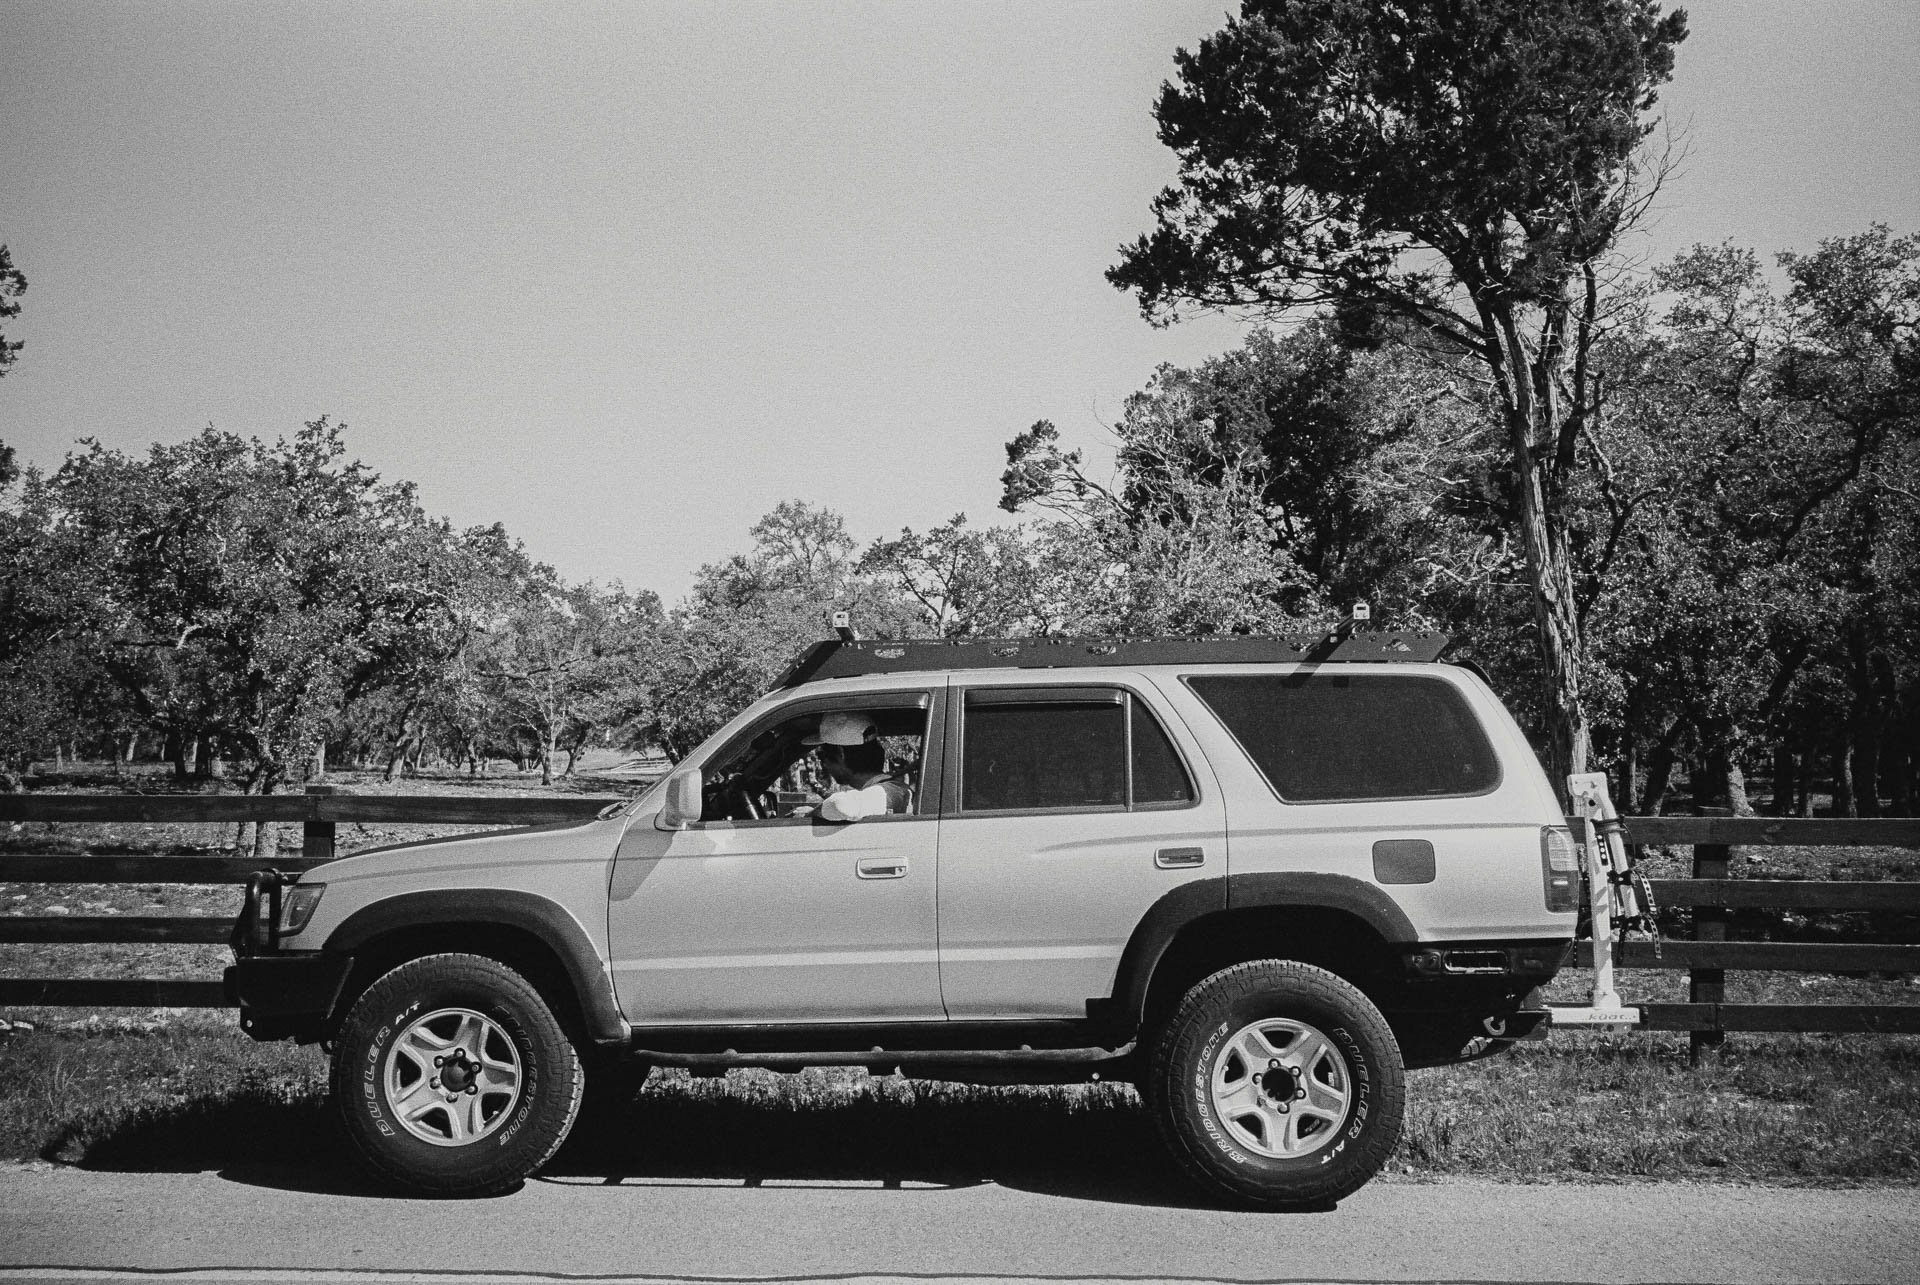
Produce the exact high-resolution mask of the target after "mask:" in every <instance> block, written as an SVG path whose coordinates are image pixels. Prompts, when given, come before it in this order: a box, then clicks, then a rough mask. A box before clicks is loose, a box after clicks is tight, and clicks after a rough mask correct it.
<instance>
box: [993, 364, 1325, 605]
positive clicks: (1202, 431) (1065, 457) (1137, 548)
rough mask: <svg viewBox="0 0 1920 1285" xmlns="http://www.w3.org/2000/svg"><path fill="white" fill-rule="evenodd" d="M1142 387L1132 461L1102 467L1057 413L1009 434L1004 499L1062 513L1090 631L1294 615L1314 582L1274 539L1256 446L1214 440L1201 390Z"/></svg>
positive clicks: (1128, 437) (1069, 590)
mask: <svg viewBox="0 0 1920 1285" xmlns="http://www.w3.org/2000/svg"><path fill="white" fill-rule="evenodd" d="M1179 374H1180V372H1177V371H1173V370H1172V369H1171V368H1165V369H1163V370H1162V371H1161V372H1160V375H1159V376H1157V377H1156V378H1157V379H1160V380H1163V381H1166V383H1165V384H1163V386H1162V387H1160V388H1159V389H1158V390H1157V391H1150V392H1149V393H1145V394H1139V395H1136V396H1135V397H1133V398H1130V399H1129V400H1128V403H1127V413H1126V415H1125V417H1124V418H1123V420H1122V424H1121V427H1120V437H1121V441H1122V443H1123V445H1122V449H1121V452H1120V464H1121V474H1120V478H1119V479H1118V480H1117V482H1116V483H1115V485H1113V486H1108V485H1104V484H1102V483H1100V482H1098V481H1096V480H1095V479H1094V478H1093V477H1091V476H1090V475H1089V474H1088V473H1087V472H1086V469H1085V466H1084V463H1083V460H1082V457H1081V453H1080V452H1079V451H1078V450H1065V449H1063V448H1062V447H1061V446H1060V444H1059V431H1058V430H1057V429H1055V428H1054V426H1053V425H1052V424H1051V423H1049V422H1048V421H1046V420H1041V421H1040V422H1038V423H1036V424H1034V425H1033V427H1032V428H1030V429H1028V430H1027V431H1026V432H1025V433H1022V434H1021V435H1020V436H1018V437H1016V438H1015V439H1014V440H1013V441H1012V442H1010V443H1008V445H1007V459H1008V468H1007V471H1006V472H1005V473H1004V474H1003V475H1002V476H1001V483H1002V487H1003V494H1002V497H1001V506H1002V507H1003V508H1006V509H1009V510H1017V509H1019V508H1021V507H1032V508H1037V509H1040V510H1042V511H1044V512H1048V513H1051V514H1053V515H1054V517H1055V519H1056V520H1055V521H1054V522H1053V523H1051V524H1049V527H1050V529H1048V530H1046V531H1045V534H1044V542H1045V545H1046V549H1047V554H1046V556H1047V558H1048V559H1049V561H1050V562H1051V564H1052V569H1053V577H1054V580H1055V583H1057V584H1059V585H1060V586H1061V587H1062V589H1063V590H1064V591H1065V593H1064V594H1063V596H1062V598H1061V599H1059V600H1058V607H1057V611H1058V613H1059V615H1060V616H1061V617H1062V619H1063V620H1071V621H1074V622H1076V623H1077V624H1078V626H1079V627H1080V628H1084V629H1085V630H1086V631H1087V632H1094V633H1118V634H1133V635H1152V634H1206V633H1224V632H1242V633H1244V632H1253V631H1262V630H1272V629H1276V628H1280V627H1283V626H1284V625H1285V624H1286V623H1287V622H1288V621H1289V620H1290V619H1292V617H1293V616H1295V615H1298V614H1300V613H1301V612H1302V611H1303V610H1311V608H1310V607H1309V606H1308V605H1307V604H1308V603H1309V602H1310V600H1311V598H1312V588H1313V586H1312V585H1311V584H1310V583H1309V581H1308V580H1307V578H1306V577H1305V576H1304V575H1303V574H1302V573H1301V572H1300V570H1299V568H1298V567H1297V565H1295V564H1294V563H1293V562H1292V560H1291V558H1290V557H1288V556H1287V555H1286V554H1285V552H1284V551H1283V550H1277V549H1276V548H1275V545H1274V541H1273V530H1272V528H1273V514H1272V513H1271V511H1270V509H1269V507H1268V506H1267V505H1266V503H1265V501H1264V498H1263V494H1262V492H1263V487H1262V480H1261V475H1260V469H1259V463H1258V460H1257V456H1256V453H1255V452H1253V451H1252V450H1249V449H1245V448H1241V449H1236V450H1234V451H1232V452H1231V454H1229V455H1226V456H1224V457H1223V456H1218V455H1215V454H1213V452H1212V449H1211V448H1212V447H1213V446H1214V445H1215V443H1214V442H1213V440H1212V435H1211V424H1210V422H1208V421H1206V420H1204V419H1202V418H1200V417H1197V416H1195V415H1194V414H1192V413H1191V398H1190V396H1189V395H1188V394H1189V390H1187V389H1185V388H1175V387H1171V386H1170V385H1172V384H1173V383H1174V382H1176V381H1177V377H1178V376H1179Z"/></svg>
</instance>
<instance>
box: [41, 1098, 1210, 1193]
mask: <svg viewBox="0 0 1920 1285" xmlns="http://www.w3.org/2000/svg"><path fill="white" fill-rule="evenodd" d="M42 1154H43V1155H44V1156H45V1157H46V1158H47V1159H50V1160H57V1161H60V1162H62V1163H66V1164H74V1165H78V1166H80V1167H82V1168H86V1169H103V1170H112V1171H120V1172H150V1171H168V1172H189V1171H190V1172H202V1171H206V1170H218V1171H219V1172H220V1173H221V1175H222V1176H223V1177H226V1178H228V1179H230V1180H232V1181H235V1182H239V1183H244V1184H247V1185H250V1186H262V1187H273V1188H279V1189H285V1190H295V1191H305V1192H311V1193H315V1194H328V1195H364V1196H385V1195H387V1194H388V1193H387V1192H385V1191H383V1190H382V1189H380V1188H378V1187H376V1186H374V1185H373V1184H371V1183H369V1182H368V1181H366V1180H365V1179H363V1178H362V1177H361V1175H360V1173H359V1171H358V1170H357V1169H356V1168H355V1166H354V1165H353V1164H352V1162H351V1160H350V1157H349V1155H348V1153H347V1148H346V1145H345V1143H344V1141H343V1139H342V1138H341V1136H340V1134H339V1131H338V1127H337V1125H336V1123H335V1120H334V1117H333V1115H332V1112H331V1110H330V1109H329V1108H328V1107H327V1105H326V1103H325V1102H324V1101H323V1100H321V1099H319V1098H318V1097H308V1098H301V1099H295V1100H291V1101H289V1100H285V1099H280V1100H274V1099H272V1098H271V1097H270V1096H267V1095H254V1094H248V1093H246V1092H245V1091H244V1090H243V1091H238V1092H235V1093H233V1094H229V1095H226V1096H224V1097H219V1098H207V1099H201V1100H199V1101H196V1102H191V1103H186V1104H182V1105H179V1106H175V1107H161V1108H155V1109H151V1110H147V1111H143V1112H141V1113H140V1114H138V1115H137V1116H134V1117H131V1118H128V1119H125V1120H122V1121H118V1122H115V1123H113V1124H111V1125H105V1126H103V1124H102V1123H101V1122H98V1121H96V1122H92V1123H91V1124H90V1125H89V1126H87V1127H85V1128H80V1127H70V1128H69V1129H67V1130H66V1131H65V1132H63V1134H62V1135H61V1136H60V1137H59V1138H57V1139H56V1140H55V1141H54V1142H52V1143H51V1144H50V1145H49V1146H48V1147H47V1148H46V1149H45V1150H44V1151H43V1153H42ZM534 1181H536V1182H568V1183H581V1184H590V1185H600V1184H613V1183H623V1182H638V1183H645V1182H674V1181H699V1182H714V1181H719V1182H737V1183H740V1184H742V1185H746V1186H755V1185H761V1184H768V1183H772V1184H778V1185H782V1186H791V1185H796V1184H799V1185H804V1184H806V1183H810V1182H821V1183H847V1182H854V1183H871V1184H873V1185H875V1186H876V1187H888V1186H902V1185H911V1186H913V1187H924V1186H928V1185H931V1186H935V1187H963V1186H973V1185H977V1184H981V1183H996V1184H998V1185H1001V1186H1006V1187H1012V1188H1016V1189H1020V1190H1027V1191H1033V1192H1040V1193H1048V1194H1053V1195H1059V1196H1066V1197H1070V1198H1075V1199H1083V1200H1098V1201H1109V1202H1118V1203H1125V1204H1138V1205H1169V1206H1179V1207H1189V1206H1191V1207H1202V1206H1204V1205H1205V1204H1206V1202H1205V1200H1204V1199H1203V1198H1201V1197H1199V1196H1198V1193H1196V1192H1194V1191H1191V1190H1190V1189H1188V1188H1187V1186H1186V1185H1185V1184H1184V1183H1183V1182H1182V1181H1181V1180H1180V1179H1179V1177H1178V1176H1177V1175H1176V1174H1174V1173H1173V1172H1172V1169H1171V1166H1170V1165H1169V1164H1168V1162H1167V1160H1166V1158H1165V1155H1164V1153H1163V1152H1162V1150H1161V1148H1160V1145H1159V1142H1158V1140H1157V1139H1156V1138H1155V1137H1154V1135H1153V1130H1152V1127H1151V1125H1150V1124H1149V1122H1148V1120H1147V1118H1146V1115H1145V1113H1144V1112H1143V1111H1142V1110H1141V1109H1140V1107H1139V1104H1138V1101H1137V1099H1136V1098H1135V1097H1134V1095H1133V1094H1132V1093H1131V1091H1129V1090H1126V1089H1124V1088H1121V1087H1118V1086H1106V1085H1102V1086H1090V1087H1084V1088H1078V1089H1071V1090H1065V1091H1060V1090H1055V1091H1052V1092H1048V1091H1044V1090H1034V1089H1020V1088H1007V1089H997V1088H976V1087H970V1086H961V1085H945V1084H932V1083H925V1082H902V1081H897V1080H883V1081H865V1082H854V1083H845V1082H842V1083H836V1084H830V1085H827V1086H825V1087H824V1088H823V1087H822V1086H821V1084H819V1083H818V1082H812V1083H809V1082H808V1081H807V1080H805V1079H785V1078H783V1077H772V1076H766V1077H763V1078H760V1079H755V1080H748V1081H746V1082H744V1083H741V1082H739V1081H738V1080H735V1081H733V1082H729V1081H723V1080H692V1079H686V1078H681V1079H677V1080H675V1079H666V1080H662V1079H656V1080H655V1081H653V1082H652V1083H650V1084H649V1085H648V1086H647V1087H646V1089H645V1090H644V1091H643V1092H642V1093H641V1094H640V1095H639V1096H638V1097H637V1098H636V1099H634V1100H633V1102H632V1103H631V1104H630V1105H628V1106H627V1107H625V1108H620V1109H615V1110H603V1111H601V1112H600V1113H598V1114H597V1115H596V1116H594V1117H592V1118H589V1119H583V1120H582V1121H581V1122H580V1124H579V1126H577V1127H576V1128H575V1130H574V1133H573V1135H572V1136H571V1137H570V1138H569V1139H568V1141H567V1144H566V1145H565V1146H564V1147H563V1148H562V1149H561V1151H560V1153H559V1155H557V1156H556V1157H555V1158H554V1160H553V1161H552V1162H551V1163H549V1164H548V1165H547V1167H546V1168H545V1169H544V1170H543V1171H542V1173H541V1174H540V1176H539V1177H538V1178H536V1179H535V1180H534Z"/></svg>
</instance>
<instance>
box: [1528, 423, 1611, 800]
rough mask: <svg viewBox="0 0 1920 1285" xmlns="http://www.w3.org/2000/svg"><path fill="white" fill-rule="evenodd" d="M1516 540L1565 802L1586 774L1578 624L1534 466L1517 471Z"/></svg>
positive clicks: (1555, 772)
mask: <svg viewBox="0 0 1920 1285" xmlns="http://www.w3.org/2000/svg"><path fill="white" fill-rule="evenodd" d="M1516 431H1518V430H1516ZM1520 537H1521V544H1522V546H1523V547H1524V549H1525V551H1526V557H1527V581H1528V587H1529V588H1530V589H1531V590H1532V597H1533V622H1534V627H1535V634H1536V637H1537V640H1538V646H1539V654H1540V681H1541V693H1540V694H1541V708H1542V709H1543V710H1544V711H1545V713H1546V718H1547V736H1548V741H1549V747H1550V754H1551V756H1552V760H1553V762H1552V767H1551V775H1552V778H1553V788H1554V792H1555V793H1556V794H1560V795H1562V796H1563V801H1564V795H1565V791H1566V787H1567V776H1568V774H1569V773H1573V772H1585V771H1586V770H1587V760H1588V758H1589V756H1590V754H1591V750H1592V746H1591V741H1590V733H1589V730H1588V727H1587V714H1586V708H1585V706H1584V705H1583V704H1582V703H1581V699H1580V669H1579V665H1580V625H1579V621H1578V619H1577V617H1576V615H1575V612H1574V601H1573V575H1572V571H1571V568H1570V566H1569V562H1570V559H1569V558H1568V556H1567V548H1566V541H1565V539H1564V538H1563V537H1561V536H1559V535H1558V534H1557V533H1555V532H1552V531H1550V530H1549V529H1548V525H1547V512H1546V498H1545V494H1544V491H1543V489H1542V484H1541V479H1540V475H1539V465H1530V466H1529V467H1527V468H1526V469H1524V470H1523V471H1522V472H1521V476H1520Z"/></svg>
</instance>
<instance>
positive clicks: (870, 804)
mask: <svg viewBox="0 0 1920 1285" xmlns="http://www.w3.org/2000/svg"><path fill="white" fill-rule="evenodd" d="M886 810H887V791H886V788H885V787H884V786H879V785H869V786H868V787H867V788H866V789H864V790H842V791H840V792H839V793H838V794H829V795H828V796H827V797H826V800H825V801H824V802H823V803H821V805H820V816H821V817H822V818H823V819H824V820H827V821H858V820H859V819H860V818H861V817H871V816H879V815H880V814H881V813H883V812H885V811H886Z"/></svg>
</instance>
